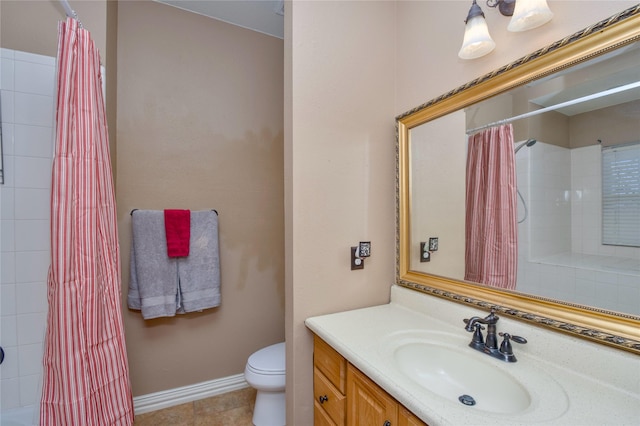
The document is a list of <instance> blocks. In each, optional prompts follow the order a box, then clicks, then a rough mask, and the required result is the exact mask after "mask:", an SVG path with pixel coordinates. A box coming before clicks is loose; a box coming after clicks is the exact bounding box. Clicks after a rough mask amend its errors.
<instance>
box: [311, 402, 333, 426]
mask: <svg viewBox="0 0 640 426" xmlns="http://www.w3.org/2000/svg"><path fill="white" fill-rule="evenodd" d="M313 426H337V425H336V424H335V423H334V422H333V420H331V417H329V415H328V414H327V412H326V411H324V409H323V408H322V406H321V405H320V404H319V403H318V401H315V402H314V403H313Z"/></svg>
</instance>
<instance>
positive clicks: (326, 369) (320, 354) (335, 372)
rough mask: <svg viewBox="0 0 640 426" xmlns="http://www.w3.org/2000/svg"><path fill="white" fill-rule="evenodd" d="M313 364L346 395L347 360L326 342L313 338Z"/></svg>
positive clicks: (316, 337)
mask: <svg viewBox="0 0 640 426" xmlns="http://www.w3.org/2000/svg"><path fill="white" fill-rule="evenodd" d="M313 345H314V347H313V364H314V365H315V366H316V367H317V368H318V370H320V372H322V374H324V376H325V377H326V378H327V379H329V382H331V384H332V385H333V386H335V387H336V389H338V391H340V393H342V394H344V393H345V392H346V379H347V360H345V359H344V358H343V357H342V355H340V354H339V353H338V352H336V350H335V349H333V348H332V347H331V346H329V345H328V344H327V343H326V342H325V341H324V340H322V339H321V338H319V337H318V336H316V335H314V336H313Z"/></svg>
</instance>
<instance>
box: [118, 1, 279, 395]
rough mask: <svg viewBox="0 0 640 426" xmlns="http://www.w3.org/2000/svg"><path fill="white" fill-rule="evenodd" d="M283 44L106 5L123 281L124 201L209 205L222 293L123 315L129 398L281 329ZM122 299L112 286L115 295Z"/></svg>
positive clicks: (229, 361)
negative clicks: (114, 29)
mask: <svg viewBox="0 0 640 426" xmlns="http://www.w3.org/2000/svg"><path fill="white" fill-rule="evenodd" d="M282 94H283V43H282V40H281V39H277V38H274V37H270V36H266V35H263V34H260V33H257V32H253V31H248V30H245V29H242V28H240V27H236V26H232V25H229V24H225V23H223V22H221V21H217V20H213V19H210V18H206V17H203V16H200V15H196V14H192V13H188V12H185V11H182V10H179V9H176V8H173V7H170V6H167V5H164V4H159V3H155V2H148V1H136V2H128V1H127V2H121V3H120V4H119V7H118V161H117V162H118V183H117V191H116V193H117V202H118V215H119V228H120V245H121V248H122V259H123V268H122V269H123V277H124V279H123V281H124V283H123V288H125V289H126V284H127V283H128V276H129V265H128V259H129V252H130V248H129V247H130V235H131V220H130V214H129V213H130V211H131V210H132V209H134V208H139V209H164V208H187V209H194V210H198V209H216V210H217V211H218V213H219V221H220V245H221V272H222V280H221V281H222V304H221V306H220V307H219V308H215V309H210V310H205V311H204V312H202V313H195V314H188V315H184V316H178V317H175V318H166V319H156V320H151V321H144V320H143V319H142V317H141V316H140V314H139V313H138V312H136V311H128V310H125V312H124V321H125V329H126V338H127V346H128V354H129V362H130V368H131V382H132V386H133V393H134V395H142V394H147V393H151V392H156V391H161V390H166V389H171V388H175V387H178V386H185V385H189V384H193V383H198V382H202V381H206V380H212V379H216V378H221V377H226V376H229V375H233V374H239V373H243V372H244V366H245V363H246V360H247V358H248V357H249V355H251V353H252V352H254V351H255V350H257V349H259V348H261V347H264V346H266V345H269V344H272V343H277V342H279V341H283V340H284V242H283V238H284V228H283V226H284V220H283V217H284V213H283V192H284V183H283V124H282V123H283V109H282V104H283V99H282ZM124 296H126V295H124Z"/></svg>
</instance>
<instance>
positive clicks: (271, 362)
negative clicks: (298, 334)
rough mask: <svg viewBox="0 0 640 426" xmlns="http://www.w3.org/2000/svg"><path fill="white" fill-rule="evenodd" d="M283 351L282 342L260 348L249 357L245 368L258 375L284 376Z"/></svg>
mask: <svg viewBox="0 0 640 426" xmlns="http://www.w3.org/2000/svg"><path fill="white" fill-rule="evenodd" d="M284 349H285V348H284V342H282V343H276V344H275V345H271V346H267V347H266V348H262V349H260V350H259V351H257V352H254V353H253V354H252V355H251V356H250V357H249V360H248V361H247V366H248V367H249V368H251V369H252V370H253V371H255V372H256V373H260V374H284V372H285V353H284Z"/></svg>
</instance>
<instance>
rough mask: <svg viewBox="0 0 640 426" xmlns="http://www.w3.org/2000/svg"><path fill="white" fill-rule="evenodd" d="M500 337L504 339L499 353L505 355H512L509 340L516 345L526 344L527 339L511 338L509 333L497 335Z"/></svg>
mask: <svg viewBox="0 0 640 426" xmlns="http://www.w3.org/2000/svg"><path fill="white" fill-rule="evenodd" d="M498 334H499V335H500V336H502V337H504V340H503V341H502V344H501V345H500V352H502V353H503V354H505V355H512V354H513V349H512V348H511V340H513V341H514V342H516V343H520V344H525V343H527V339H525V338H524V337H520V336H512V335H510V334H509V333H498Z"/></svg>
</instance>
